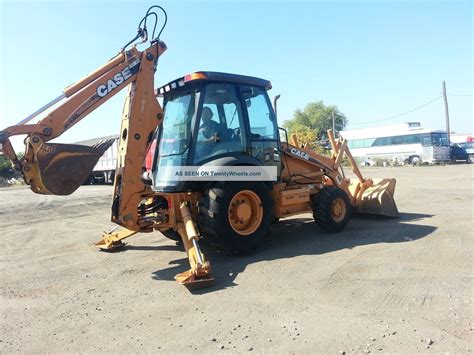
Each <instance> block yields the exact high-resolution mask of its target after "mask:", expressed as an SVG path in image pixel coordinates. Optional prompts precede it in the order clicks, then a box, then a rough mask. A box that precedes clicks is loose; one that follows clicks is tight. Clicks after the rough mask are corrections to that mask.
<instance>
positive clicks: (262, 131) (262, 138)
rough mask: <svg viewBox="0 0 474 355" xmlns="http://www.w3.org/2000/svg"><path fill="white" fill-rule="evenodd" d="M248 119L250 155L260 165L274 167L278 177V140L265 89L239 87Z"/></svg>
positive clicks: (274, 119) (276, 128) (276, 125)
mask: <svg viewBox="0 0 474 355" xmlns="http://www.w3.org/2000/svg"><path fill="white" fill-rule="evenodd" d="M241 94H242V101H243V106H244V108H245V111H246V114H247V119H248V130H249V134H248V137H249V145H250V154H251V155H252V157H254V158H256V159H258V160H259V161H260V162H261V163H262V165H265V166H276V167H277V169H278V176H280V154H279V151H280V149H279V148H280V139H279V134H278V124H277V122H276V118H275V113H274V112H273V108H272V106H271V103H270V99H269V98H268V95H267V92H266V90H265V89H263V88H260V87H255V86H247V85H246V86H241Z"/></svg>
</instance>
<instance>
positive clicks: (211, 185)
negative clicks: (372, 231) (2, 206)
mask: <svg viewBox="0 0 474 355" xmlns="http://www.w3.org/2000/svg"><path fill="white" fill-rule="evenodd" d="M155 9H160V10H162V11H163V13H164V15H165V24H166V12H164V10H163V9H162V8H161V7H159V6H152V7H151V8H150V9H148V11H147V12H146V15H145V17H144V18H143V19H142V20H141V21H140V24H139V26H138V34H137V35H136V36H135V37H134V38H133V39H132V40H131V41H130V42H128V43H127V44H126V45H125V46H124V47H123V48H122V49H121V50H120V52H119V53H118V54H117V55H116V56H115V57H113V58H112V59H111V60H110V61H108V62H107V63H106V64H105V65H103V66H102V67H100V68H99V69H97V70H96V71H94V72H93V73H91V74H89V75H87V76H86V77H85V78H83V79H82V80H80V81H78V82H77V83H75V84H73V85H71V86H69V87H67V88H65V89H64V91H63V94H62V95H61V96H59V97H58V98H56V99H54V100H53V101H52V102H50V103H49V104H47V105H45V106H44V107H42V108H41V109H39V110H38V111H36V112H35V113H33V114H32V115H30V116H28V117H27V118H25V119H24V120H22V121H20V122H19V123H18V124H17V125H14V126H10V127H8V128H6V129H4V130H3V131H1V132H0V143H1V150H2V152H3V154H4V155H5V156H6V157H8V158H9V159H10V160H11V162H12V165H13V166H14V167H15V168H16V169H18V170H19V171H20V172H21V174H22V175H23V178H24V180H25V182H26V184H28V185H29V186H30V187H31V190H32V191H33V192H35V193H39V194H53V195H68V194H71V193H72V192H74V191H75V190H76V189H77V188H78V187H79V186H80V185H81V184H82V183H83V181H84V180H85V179H86V178H87V177H88V176H89V174H90V172H91V170H92V168H93V167H94V164H95V163H96V162H97V160H98V158H99V157H100V156H101V154H102V153H103V152H104V151H105V150H106V149H107V147H108V146H109V144H110V142H102V143H100V144H97V145H96V146H93V147H88V146H81V145H74V144H59V143H51V142H50V141H51V140H53V139H54V138H56V137H58V136H60V135H61V134H62V133H64V132H65V131H66V130H68V129H70V128H71V127H72V126H74V125H75V124H77V123H78V122H79V121H80V120H82V119H83V118H84V117H86V116H87V115H88V114H89V113H91V112H92V111H93V110H95V109H96V108H97V107H99V106H100V105H102V104H103V103H105V102H106V101H107V100H108V99H110V98H111V97H112V96H114V95H115V94H117V93H118V92H119V91H121V90H123V89H125V88H127V89H128V95H127V97H126V100H125V104H124V107H123V112H122V121H121V128H120V133H119V134H120V143H119V148H118V150H119V152H118V162H117V169H116V172H115V181H114V193H113V199H112V208H111V210H112V211H111V220H112V222H114V223H115V224H117V226H116V227H115V228H114V229H112V230H109V231H107V232H104V233H103V235H102V238H101V240H100V241H99V242H98V243H97V244H96V245H97V246H98V247H99V248H100V249H102V250H106V251H112V250H115V249H116V248H120V247H122V246H123V245H124V243H123V239H125V238H128V237H130V236H132V235H133V234H135V233H149V232H153V231H156V230H158V231H161V232H163V234H164V235H165V236H167V237H169V238H172V239H180V240H181V241H182V243H183V244H184V247H185V250H186V253H187V256H188V259H189V263H190V269H189V270H188V271H186V272H183V273H181V274H178V275H176V277H175V279H176V280H177V281H178V282H179V283H181V284H184V285H185V286H187V287H188V288H190V289H194V288H199V287H205V286H208V285H209V284H211V283H212V281H213V277H212V274H211V267H210V263H209V261H208V260H206V258H205V256H204V255H203V253H202V251H201V249H200V246H199V243H198V241H199V239H201V238H205V239H207V240H209V241H210V243H211V244H212V245H216V246H217V247H218V248H219V249H221V250H223V251H225V252H227V253H231V254H239V253H247V252H249V251H252V250H254V249H255V248H256V247H257V246H258V245H260V244H261V243H262V241H264V240H265V238H266V237H267V236H268V235H269V233H270V225H271V224H272V223H273V222H275V221H277V220H278V219H279V218H283V217H288V216H293V215H296V214H301V213H306V212H312V213H313V216H314V220H315V222H316V225H318V226H319V227H321V228H322V229H323V230H326V231H330V232H338V231H341V230H342V229H344V227H345V226H346V225H347V223H348V221H349V218H350V216H351V213H352V212H354V211H355V212H359V213H369V214H383V215H387V216H396V215H397V214H398V211H397V207H396V205H395V202H394V199H393V194H394V189H395V179H381V180H372V179H367V178H364V177H363V176H362V174H361V172H360V171H359V169H358V168H357V166H356V163H355V162H354V159H353V158H352V156H351V154H350V152H349V149H348V147H347V141H346V140H344V139H342V138H339V139H337V140H336V139H335V138H334V136H333V133H332V132H331V131H329V132H328V134H329V139H330V143H331V148H332V156H330V157H329V156H324V155H321V154H318V153H316V152H315V151H314V150H311V149H310V148H308V145H307V143H305V142H298V137H297V136H296V135H292V136H291V137H288V134H287V132H286V131H285V130H284V129H282V128H279V127H278V125H277V120H276V115H275V110H274V107H272V104H271V101H270V99H269V96H268V90H270V89H271V83H270V81H267V80H264V79H260V78H255V77H250V76H244V75H236V74H229V73H218V72H209V71H200V72H194V73H191V74H188V75H185V76H183V77H181V78H178V79H176V80H174V81H172V82H170V83H168V84H166V85H163V86H162V87H160V88H159V89H157V90H155V86H154V75H155V72H156V69H157V65H158V59H159V57H160V56H161V55H162V54H163V53H164V52H165V51H166V48H167V47H166V45H165V43H164V42H162V41H161V40H160V39H159V35H158V36H157V37H155V36H154V33H153V35H152V36H151V38H150V39H149V38H148V30H147V21H148V22H149V21H150V18H154V19H155V21H157V19H158V15H157V13H156V12H155ZM155 28H156V22H155ZM163 28H164V25H163ZM163 28H161V31H160V34H161V32H162V31H163ZM154 31H155V30H153V32H154ZM136 42H141V43H142V44H144V43H146V44H147V48H145V49H144V50H142V51H140V50H139V49H138V48H137V45H136ZM157 96H161V97H162V98H163V107H164V110H163V109H162V107H161V105H160V104H159V101H158V99H157ZM60 101H65V102H60ZM275 105H276V101H275ZM53 106H54V107H53ZM46 110H48V111H47V112H48V113H47V115H46V116H44V117H43V118H41V119H40V120H39V121H38V122H37V123H34V124H28V122H29V121H30V120H32V119H33V118H35V117H36V116H38V115H39V114H41V113H43V112H45V111H46ZM45 114H46V113H45ZM280 133H281V134H280ZM15 135H26V139H25V154H24V156H23V157H21V158H18V156H17V154H16V153H15V151H14V149H13V147H12V145H11V142H10V138H9V137H11V136H15ZM152 145H153V146H154V147H155V149H154V150H155V152H154V155H153V167H152V170H151V172H145V173H144V168H143V165H144V160H145V158H146V154H147V151H148V150H149V148H150V146H152ZM344 157H347V160H348V162H349V164H350V166H351V169H352V171H353V172H354V174H355V176H356V179H348V178H347V177H346V176H345V175H344V172H343V170H342V166H341V163H342V161H343V158H344ZM187 167H194V168H198V169H209V168H212V169H217V170H219V169H234V168H235V169H249V170H252V169H253V171H255V169H257V170H258V169H261V170H262V171H263V170H264V169H270V170H271V171H273V172H274V176H273V177H272V178H262V179H260V180H259V179H258V178H257V180H255V179H253V180H252V181H250V180H248V179H243V178H242V179H241V178H239V179H240V181H239V179H237V180H238V181H234V180H235V179H234V180H232V179H228V178H218V179H211V178H209V177H206V176H207V175H206V176H204V177H203V178H202V179H191V180H186V179H181V178H178V177H177V174H176V169H178V170H179V169H180V168H183V169H187ZM181 173H182V171H181ZM181 175H182V174H181ZM181 175H180V176H181ZM315 233H317V229H316V228H315Z"/></svg>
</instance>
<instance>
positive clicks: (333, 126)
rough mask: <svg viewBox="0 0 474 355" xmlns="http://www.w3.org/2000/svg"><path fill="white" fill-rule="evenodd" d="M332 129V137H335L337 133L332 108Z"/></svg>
mask: <svg viewBox="0 0 474 355" xmlns="http://www.w3.org/2000/svg"><path fill="white" fill-rule="evenodd" d="M332 131H333V133H334V137H337V134H336V120H335V118H334V110H332Z"/></svg>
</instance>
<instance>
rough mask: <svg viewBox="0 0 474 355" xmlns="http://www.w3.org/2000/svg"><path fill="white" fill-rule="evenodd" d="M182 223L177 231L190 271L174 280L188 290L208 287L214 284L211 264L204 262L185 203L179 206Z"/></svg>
mask: <svg viewBox="0 0 474 355" xmlns="http://www.w3.org/2000/svg"><path fill="white" fill-rule="evenodd" d="M180 211H181V216H182V217H183V222H178V224H177V229H178V233H179V235H180V236H181V239H182V241H183V244H184V248H185V249H186V254H187V255H188V260H189V264H190V266H191V269H189V270H188V271H185V272H182V273H180V274H178V275H176V276H175V280H176V281H178V282H179V283H180V284H182V285H184V286H186V287H187V288H188V289H190V290H194V289H198V288H203V287H208V286H210V285H212V283H213V282H214V278H213V277H212V276H211V264H210V263H209V262H208V261H206V260H205V257H204V255H203V254H202V252H201V248H200V247H199V244H198V240H199V234H198V232H197V229H196V226H195V225H194V222H193V220H192V217H191V213H190V212H189V209H188V206H187V204H186V202H182V203H181V205H180Z"/></svg>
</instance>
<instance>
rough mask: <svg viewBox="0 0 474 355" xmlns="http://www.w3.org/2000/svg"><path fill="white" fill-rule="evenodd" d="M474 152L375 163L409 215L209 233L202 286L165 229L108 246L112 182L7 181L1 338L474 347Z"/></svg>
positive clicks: (122, 345)
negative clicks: (445, 158) (339, 228)
mask: <svg viewBox="0 0 474 355" xmlns="http://www.w3.org/2000/svg"><path fill="white" fill-rule="evenodd" d="M473 166H474V165H472V164H471V165H461V164H460V165H455V166H436V167H400V168H384V169H382V168H368V169H365V170H363V173H365V175H367V176H372V177H383V176H387V177H396V178H397V189H396V201H397V204H398V207H399V210H400V212H401V217H400V218H399V219H385V218H373V217H372V218H369V217H364V218H363V217H354V218H353V219H351V221H350V222H349V225H348V227H347V228H346V229H345V230H344V231H343V232H342V233H339V234H336V235H334V234H328V233H325V232H322V231H321V230H319V229H318V228H317V227H316V226H315V225H314V223H313V221H312V217H311V215H310V214H304V215H300V216H298V217H294V218H288V219H284V220H282V221H281V222H280V223H279V224H277V225H275V226H274V227H273V231H272V235H273V238H272V240H271V242H270V243H268V245H265V246H264V247H262V248H261V250H260V251H259V252H258V253H255V254H253V255H250V256H246V257H226V256H224V255H221V254H218V253H216V252H214V251H212V250H209V248H206V246H205V245H204V251H205V253H206V255H207V256H208V258H209V259H210V260H211V263H212V266H213V271H214V276H215V278H216V283H215V285H214V286H213V287H212V288H210V289H204V290H200V291H199V292H195V293H190V292H189V291H188V290H187V289H186V288H185V287H183V286H180V285H178V284H177V283H176V282H175V281H174V280H173V276H174V275H175V274H176V273H178V272H182V271H184V270H186V269H187V268H188V265H187V259H186V255H185V253H184V252H183V251H182V250H181V248H180V247H179V246H178V245H176V244H175V243H174V242H173V241H171V240H168V239H166V238H165V237H163V236H162V235H161V234H160V233H158V232H156V233H151V234H143V235H138V236H135V237H133V238H131V239H130V240H129V242H128V243H129V244H128V247H127V249H126V250H125V251H124V252H120V253H115V254H109V253H102V252H98V251H97V250H95V248H94V247H93V243H94V242H95V241H97V240H98V239H99V238H100V234H101V231H102V230H104V229H106V228H108V227H109V226H110V225H111V223H110V222H109V211H110V199H111V193H112V187H111V186H83V187H81V188H80V189H79V190H78V191H77V192H76V193H74V194H73V195H71V196H68V197H57V196H42V195H35V194H33V193H32V192H31V191H29V190H28V189H27V188H3V189H0V214H1V219H0V231H1V238H2V242H3V247H2V248H1V250H0V279H1V285H0V310H1V313H0V315H1V322H0V352H1V353H8V352H16V351H21V352H27V353H45V352H48V353H64V352H89V353H93V352H99V351H107V352H148V353H152V352H153V353H154V352H163V353H198V352H199V353H218V352H219V353H221V352H223V353H225V352H231V353H242V352H248V351H253V352H255V353H285V354H286V353H315V352H317V353H336V354H337V353H339V352H346V353H363V352H366V353H367V352H391V353H395V352H396V353H416V352H422V353H424V352H426V353H428V352H435V353H441V352H453V353H468V352H471V351H472V349H473V339H474V336H473V251H474V249H473V238H474V236H473V218H474V216H473V197H474V196H473V195H474V193H473V191H474V186H473V183H474V180H473V172H474V169H473Z"/></svg>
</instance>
